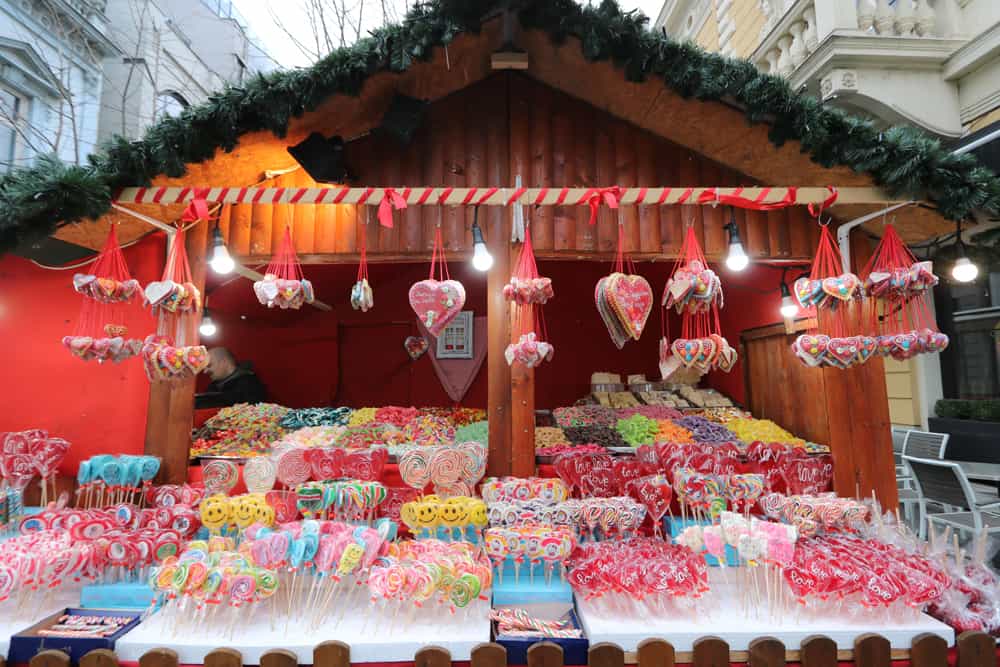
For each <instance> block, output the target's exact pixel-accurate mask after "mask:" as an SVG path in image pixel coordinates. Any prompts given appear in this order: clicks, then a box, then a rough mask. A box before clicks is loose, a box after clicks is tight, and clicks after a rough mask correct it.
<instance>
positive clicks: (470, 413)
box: [421, 405, 486, 426]
mask: <svg viewBox="0 0 1000 667" xmlns="http://www.w3.org/2000/svg"><path fill="white" fill-rule="evenodd" d="M421 412H422V413H424V414H428V415H433V416H435V417H444V418H445V419H447V420H448V421H449V422H451V423H452V424H454V425H455V426H465V425H466V424H471V423H472V422H481V421H483V420H484V419H486V410H483V409H482V408H463V407H461V406H457V405H456V406H454V407H450V408H423V409H422V410H421Z"/></svg>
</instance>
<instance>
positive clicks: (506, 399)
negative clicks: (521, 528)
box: [486, 211, 511, 476]
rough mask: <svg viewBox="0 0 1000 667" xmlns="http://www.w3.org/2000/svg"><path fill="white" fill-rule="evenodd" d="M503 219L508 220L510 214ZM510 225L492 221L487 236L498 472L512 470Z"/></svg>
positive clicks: (492, 445) (492, 453) (492, 448)
mask: <svg viewBox="0 0 1000 667" xmlns="http://www.w3.org/2000/svg"><path fill="white" fill-rule="evenodd" d="M504 213H507V212H506V211H504ZM501 219H502V221H503V223H507V221H508V220H509V214H508V215H503V216H501ZM508 225H509V223H507V224H492V225H490V228H489V230H488V234H489V235H488V236H487V238H486V242H487V246H488V247H489V249H490V254H492V255H493V268H492V269H490V271H489V273H488V274H487V276H486V319H487V323H486V327H487V337H488V343H487V349H486V363H487V372H488V373H489V375H488V376H487V383H488V384H487V396H486V404H487V405H486V407H487V419H488V420H489V429H490V433H489V460H488V465H487V473H488V474H489V475H494V476H502V475H510V474H511V368H510V366H508V365H507V360H506V359H505V358H504V351H505V350H506V349H507V345H508V343H510V304H509V303H508V302H507V300H506V299H505V298H504V297H503V288H504V285H506V284H507V283H508V282H509V281H510V271H511V268H510V266H511V265H510V250H509V248H510V243H509V241H508V240H507V238H506V237H505V235H504V233H505V232H507V230H508V229H509V226H508Z"/></svg>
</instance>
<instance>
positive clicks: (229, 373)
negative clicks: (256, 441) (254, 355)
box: [194, 347, 267, 409]
mask: <svg viewBox="0 0 1000 667" xmlns="http://www.w3.org/2000/svg"><path fill="white" fill-rule="evenodd" d="M206 372H207V373H208V375H209V376H210V377H211V378H212V381H211V382H210V383H209V385H208V387H207V388H206V389H205V391H204V392H203V393H200V394H196V395H195V397H194V407H195V409H201V408H224V407H227V406H230V405H235V404H236V403H261V402H263V401H266V400H267V388H266V387H265V386H264V383H263V382H261V381H260V378H259V377H257V374H256V373H254V372H253V366H252V364H251V363H250V362H249V361H244V362H241V363H237V362H236V357H234V356H233V353H232V352H230V351H229V350H227V349H226V348H224V347H213V348H212V349H211V350H209V351H208V369H207V371H206Z"/></svg>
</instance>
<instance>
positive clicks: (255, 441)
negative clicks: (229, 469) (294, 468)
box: [197, 403, 288, 456]
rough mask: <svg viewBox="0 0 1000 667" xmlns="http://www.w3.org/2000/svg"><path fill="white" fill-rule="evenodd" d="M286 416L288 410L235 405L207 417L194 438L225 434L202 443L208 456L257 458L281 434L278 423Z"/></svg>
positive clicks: (270, 404) (262, 404)
mask: <svg viewBox="0 0 1000 667" xmlns="http://www.w3.org/2000/svg"><path fill="white" fill-rule="evenodd" d="M287 414H288V408H286V407H283V406H280V405H275V404H274V403H237V404H236V405H232V406H229V407H226V408H222V409H221V410H219V411H218V412H217V413H216V414H214V415H213V416H212V417H210V418H209V419H208V420H207V421H206V422H205V424H204V425H203V426H202V427H201V428H200V429H199V430H198V434H197V435H198V436H199V437H200V438H211V437H212V436H213V432H215V431H227V432H228V433H227V435H226V437H224V438H219V439H215V440H214V441H212V442H210V443H206V444H210V448H211V451H210V453H211V454H212V455H215V456H259V455H261V454H266V453H268V452H269V451H270V447H271V443H272V442H274V441H275V440H280V439H281V437H282V436H283V435H284V434H285V429H284V427H282V426H281V420H282V419H284V418H285V416H286V415H287ZM208 453H209V452H201V454H202V455H204V454H208Z"/></svg>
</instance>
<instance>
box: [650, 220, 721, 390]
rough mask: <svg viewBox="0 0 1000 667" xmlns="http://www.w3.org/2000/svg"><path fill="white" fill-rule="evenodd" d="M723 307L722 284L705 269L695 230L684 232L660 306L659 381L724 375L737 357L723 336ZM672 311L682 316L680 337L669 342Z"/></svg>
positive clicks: (716, 276)
mask: <svg viewBox="0 0 1000 667" xmlns="http://www.w3.org/2000/svg"><path fill="white" fill-rule="evenodd" d="M723 305H724V297H723V293H722V281H720V280H719V276H718V274H716V273H715V271H713V270H712V269H710V268H708V261H707V260H706V259H705V254H704V252H702V249H701V245H700V244H699V243H698V237H697V236H696V235H695V231H694V227H690V226H689V227H688V228H687V232H686V234H685V236H684V244H683V245H682V246H681V254H680V256H679V257H678V258H677V261H676V262H675V263H674V268H673V270H672V271H671V272H670V277H669V278H667V282H666V285H664V288H663V297H662V299H661V300H660V306H661V307H662V310H661V312H660V321H661V326H662V331H663V337H662V338H661V339H660V373H661V375H662V376H663V379H667V377H669V376H671V375H673V374H674V373H675V372H676V371H677V370H678V369H679V368H681V367H684V368H689V369H693V370H695V371H697V372H699V373H702V374H704V373H707V372H708V371H710V370H713V369H718V370H721V371H723V372H725V373H728V372H729V371H731V370H732V368H733V366H734V365H735V364H736V359H737V356H738V355H737V353H736V349H735V348H733V347H732V346H731V345H730V344H729V341H727V340H726V339H725V338H724V337H723V336H722V325H721V324H720V322H719V310H720V309H721V308H722V307H723ZM671 308H673V309H674V310H675V311H676V312H677V314H679V315H680V316H681V336H680V338H675V339H674V340H673V341H671V340H670V333H669V330H668V326H667V324H668V313H669V310H670V309H671Z"/></svg>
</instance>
